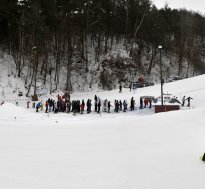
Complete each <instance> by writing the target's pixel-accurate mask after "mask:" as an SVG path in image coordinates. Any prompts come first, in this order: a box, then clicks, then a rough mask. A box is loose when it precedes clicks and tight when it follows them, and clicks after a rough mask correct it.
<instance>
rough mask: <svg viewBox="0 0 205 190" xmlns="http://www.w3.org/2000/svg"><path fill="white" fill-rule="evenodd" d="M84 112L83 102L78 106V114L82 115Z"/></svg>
mask: <svg viewBox="0 0 205 190" xmlns="http://www.w3.org/2000/svg"><path fill="white" fill-rule="evenodd" d="M83 111H84V104H83V102H82V103H81V104H80V114H83Z"/></svg>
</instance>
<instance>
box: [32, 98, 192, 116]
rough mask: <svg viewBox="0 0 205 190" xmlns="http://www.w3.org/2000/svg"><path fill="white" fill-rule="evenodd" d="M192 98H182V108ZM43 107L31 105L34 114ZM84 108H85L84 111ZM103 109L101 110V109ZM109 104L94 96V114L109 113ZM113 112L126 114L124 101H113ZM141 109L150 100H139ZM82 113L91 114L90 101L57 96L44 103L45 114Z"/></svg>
mask: <svg viewBox="0 0 205 190" xmlns="http://www.w3.org/2000/svg"><path fill="white" fill-rule="evenodd" d="M191 99H192V98H191V97H188V98H186V97H185V96H184V97H183V98H182V106H184V105H185V102H186V101H187V102H188V103H187V107H190V100H191ZM43 107H44V104H43V102H39V103H37V104H36V105H35V103H34V104H33V108H36V112H38V111H39V109H40V110H41V111H42V110H43ZM85 107H86V108H87V109H86V110H85ZM101 107H103V109H102V108H101ZM111 107H112V105H111V102H110V101H108V100H107V99H105V100H104V101H102V100H101V99H100V98H99V97H97V96H96V95H95V96H94V112H96V113H101V111H103V112H107V113H110V110H111ZM113 107H114V112H116V113H118V112H119V111H123V112H126V111H127V110H128V103H127V101H126V100H123V101H121V100H114V105H113ZM143 108H152V99H150V98H144V99H143V98H142V97H141V98H140V107H139V109H143ZM133 110H135V100H134V98H133V97H132V98H131V100H130V111H133ZM84 111H87V113H88V114H89V113H91V111H92V100H91V99H88V100H87V102H86V103H85V101H84V100H82V101H80V100H72V101H71V100H70V96H69V97H61V96H59V95H58V98H57V101H55V100H52V99H50V98H49V99H48V100H47V101H46V103H45V113H48V112H54V113H58V112H66V113H70V112H73V114H76V113H81V114H83V113H84Z"/></svg>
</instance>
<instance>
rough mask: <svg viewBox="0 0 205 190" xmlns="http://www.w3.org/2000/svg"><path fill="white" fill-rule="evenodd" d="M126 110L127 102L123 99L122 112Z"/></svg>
mask: <svg viewBox="0 0 205 190" xmlns="http://www.w3.org/2000/svg"><path fill="white" fill-rule="evenodd" d="M126 110H127V102H126V100H124V101H123V112H126Z"/></svg>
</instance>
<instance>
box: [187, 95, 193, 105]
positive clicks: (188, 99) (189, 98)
mask: <svg viewBox="0 0 205 190" xmlns="http://www.w3.org/2000/svg"><path fill="white" fill-rule="evenodd" d="M186 100H187V101H188V104H187V107H190V100H193V98H191V97H190V96H189V97H188V98H187V99H186Z"/></svg>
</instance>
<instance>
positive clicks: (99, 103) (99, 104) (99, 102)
mask: <svg viewBox="0 0 205 190" xmlns="http://www.w3.org/2000/svg"><path fill="white" fill-rule="evenodd" d="M100 107H101V101H100V100H98V111H97V113H100Z"/></svg>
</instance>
